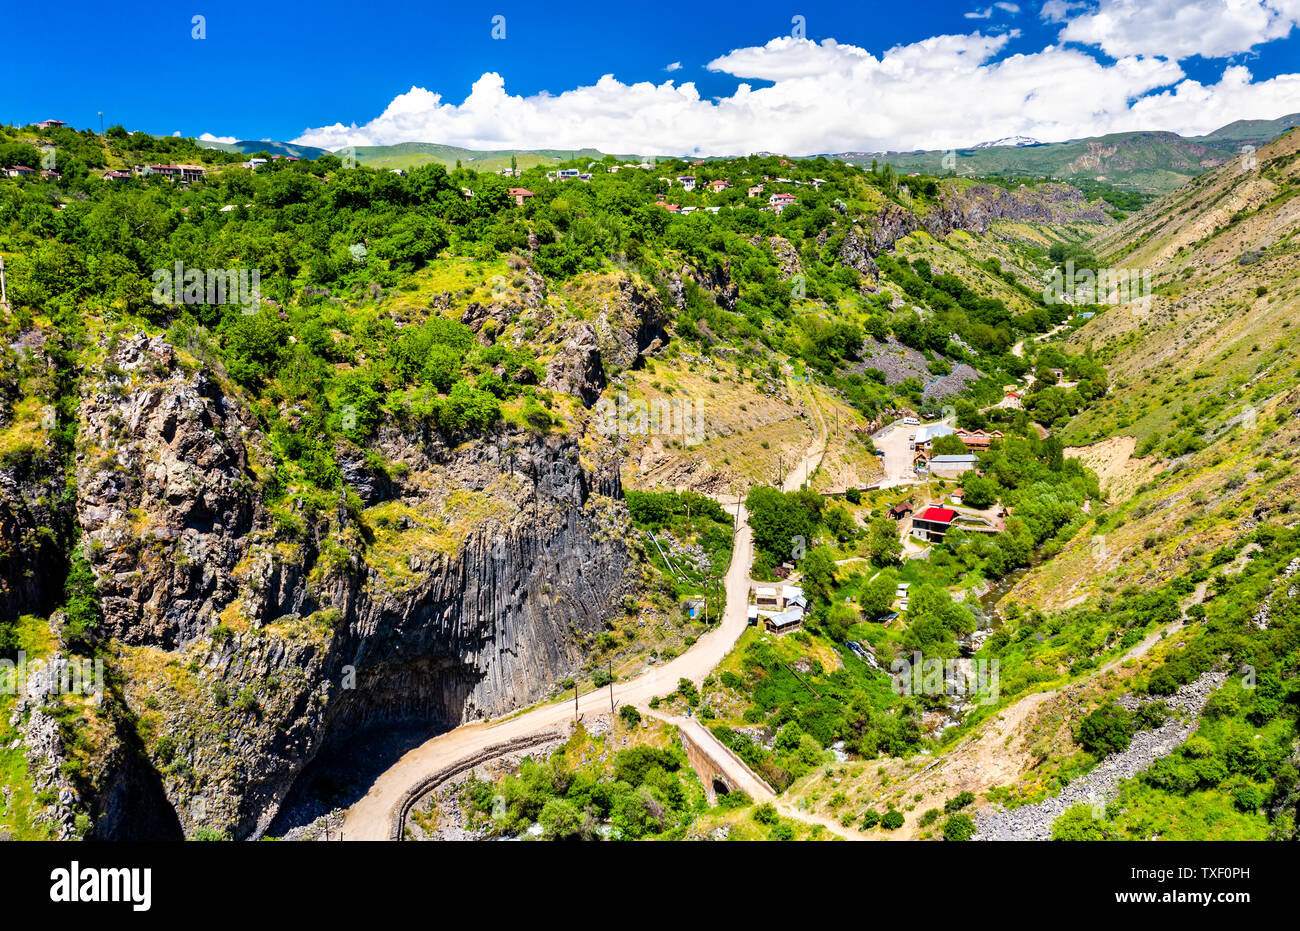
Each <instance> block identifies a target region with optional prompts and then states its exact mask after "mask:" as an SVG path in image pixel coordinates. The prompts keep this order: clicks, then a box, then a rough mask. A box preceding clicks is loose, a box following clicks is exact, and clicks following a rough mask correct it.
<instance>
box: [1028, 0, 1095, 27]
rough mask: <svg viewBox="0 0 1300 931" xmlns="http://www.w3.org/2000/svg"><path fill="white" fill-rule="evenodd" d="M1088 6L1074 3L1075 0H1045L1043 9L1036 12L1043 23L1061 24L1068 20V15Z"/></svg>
mask: <svg viewBox="0 0 1300 931" xmlns="http://www.w3.org/2000/svg"><path fill="white" fill-rule="evenodd" d="M1087 5H1088V4H1086V3H1082V2H1075V0H1047V2H1046V3H1044V4H1043V8H1042V9H1041V10H1039V11H1038V15H1039V16H1040V17H1041V18H1042V20H1043V21H1044V22H1048V23H1063V22H1065V21H1066V20H1067V19H1069V17H1070V14H1071V13H1073V12H1074V11H1075V10H1082V9H1084V8H1085V7H1086V6H1087Z"/></svg>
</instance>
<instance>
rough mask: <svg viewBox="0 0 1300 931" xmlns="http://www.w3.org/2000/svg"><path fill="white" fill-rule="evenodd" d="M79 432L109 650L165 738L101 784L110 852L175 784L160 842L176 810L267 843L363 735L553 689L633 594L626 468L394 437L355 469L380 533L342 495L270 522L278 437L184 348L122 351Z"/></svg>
mask: <svg viewBox="0 0 1300 931" xmlns="http://www.w3.org/2000/svg"><path fill="white" fill-rule="evenodd" d="M590 337H591V339H592V340H593V341H594V332H592V333H591V334H590ZM593 346H594V342H593ZM80 416H81V419H82V423H81V437H80V441H79V447H78V451H77V458H76V466H77V480H78V493H77V502H76V511H77V520H78V521H79V523H80V525H81V527H82V530H83V541H84V546H83V549H84V552H85V553H86V557H87V559H88V560H89V562H90V565H91V567H92V570H93V571H94V574H95V577H96V581H97V586H98V589H99V592H100V601H101V606H102V609H103V616H104V619H103V624H102V626H101V628H100V629H99V630H98V631H97V632H96V633H97V636H98V639H99V642H100V643H101V645H102V646H103V647H104V648H106V649H108V650H110V652H111V653H112V654H113V656H114V657H115V658H114V660H113V662H114V663H116V665H117V666H118V668H119V669H120V670H122V671H123V675H122V688H121V695H120V696H119V697H118V698H116V699H114V700H116V701H120V703H121V706H122V708H123V711H124V715H123V716H124V717H125V718H130V719H138V720H140V721H141V722H142V724H141V725H140V727H139V728H137V731H138V732H140V733H143V734H145V735H146V737H145V739H143V741H142V743H143V747H142V754H137V755H135V756H134V757H133V755H132V753H131V752H130V751H129V748H128V747H127V745H126V744H125V743H124V744H123V745H122V747H121V748H120V752H117V753H116V756H115V757H114V759H115V760H116V761H117V762H116V763H115V764H114V767H110V771H109V772H106V773H105V774H104V776H103V778H102V779H101V780H99V782H100V784H101V785H102V786H104V791H103V797H102V798H98V799H96V800H94V802H93V806H94V808H95V810H97V811H99V812H100V813H101V815H102V822H103V824H102V826H101V827H99V828H97V831H99V832H100V833H102V834H104V835H108V836H114V834H115V825H116V826H118V827H117V828H116V830H118V831H125V830H126V829H127V828H126V826H125V824H124V822H122V821H121V820H120V819H117V818H115V817H114V816H113V815H112V812H113V811H116V810H120V808H121V806H122V805H123V804H125V802H124V801H123V800H129V799H132V798H137V799H138V798H143V797H146V796H147V795H148V792H149V790H150V780H151V779H152V780H153V781H154V782H155V783H156V786H157V794H158V795H159V796H160V797H162V798H164V799H165V805H164V806H163V808H164V809H166V810H165V811H164V812H163V813H162V814H161V815H160V820H159V822H158V823H159V824H160V825H162V827H160V828H159V833H162V834H165V833H166V828H165V826H166V815H168V814H170V816H171V818H172V829H173V830H178V831H179V830H183V831H184V832H185V833H187V834H193V833H194V832H195V831H197V830H199V829H201V828H206V829H211V830H214V831H218V832H222V833H225V834H228V835H229V836H231V837H248V836H255V835H257V834H258V833H260V832H261V831H263V830H265V828H266V826H267V825H268V824H269V823H270V821H271V819H272V818H273V817H274V816H275V814H276V812H277V810H278V808H279V805H280V803H281V801H282V800H283V799H284V797H285V795H286V793H287V792H288V790H289V789H290V787H291V786H292V785H293V782H294V780H295V778H296V777H297V776H298V775H299V774H300V773H301V772H302V770H303V768H304V767H305V766H306V765H307V764H308V763H309V762H311V761H312V760H313V759H314V758H315V757H316V756H317V755H318V754H319V753H321V752H322V750H327V749H328V748H330V747H332V746H338V745H340V744H342V743H344V742H346V741H348V740H349V739H350V738H351V737H352V736H353V735H355V734H357V733H358V732H359V731H361V730H364V729H369V728H373V727H376V726H387V725H390V724H399V723H400V724H404V725H409V724H414V725H417V726H419V727H422V728H427V729H429V730H430V731H436V730H438V729H443V728H448V727H452V726H455V725H457V724H459V723H461V722H464V721H468V720H473V719H476V718H480V717H484V716H488V715H496V714H501V713H504V712H507V711H509V710H511V709H513V708H516V707H519V706H521V705H524V704H527V703H530V702H532V701H535V700H537V699H539V698H541V697H543V696H545V695H547V694H549V693H550V692H551V691H552V689H553V688H554V685H555V683H556V682H557V681H559V680H561V679H563V678H564V677H566V676H569V675H572V674H574V673H575V672H577V671H578V670H579V668H580V667H581V665H582V663H583V662H584V660H585V658H586V656H587V653H588V650H589V645H590V643H591V641H592V640H593V639H594V637H595V635H596V634H597V633H599V632H600V631H601V630H603V629H604V622H605V621H606V620H607V619H609V618H612V617H614V616H616V615H618V614H619V613H621V611H622V598H623V597H624V595H626V594H628V593H629V592H630V590H631V586H632V585H633V579H632V577H631V576H630V575H629V573H630V571H631V568H630V567H631V562H632V561H631V559H630V555H629V553H628V550H627V548H626V544H625V543H624V540H625V538H626V536H627V533H628V527H627V516H626V511H625V509H624V508H623V507H622V506H621V504H619V503H618V501H617V498H618V497H619V496H620V495H621V491H620V487H619V482H618V475H617V471H616V470H615V469H612V468H611V469H609V470H595V471H592V470H589V469H587V468H585V467H584V466H583V464H582V463H581V462H580V460H579V456H578V452H577V447H576V444H575V443H574V442H573V441H571V440H569V439H566V438H563V437H554V436H552V437H542V436H535V435H534V436H529V435H522V434H520V435H511V434H505V433H503V434H501V435H499V436H494V437H485V438H479V439H475V440H472V441H470V442H468V443H464V444H461V445H459V446H455V447H453V446H450V445H448V444H447V443H446V442H444V441H443V439H442V438H441V437H439V436H438V435H437V434H435V433H431V432H429V431H427V430H425V429H423V428H421V427H418V426H416V427H411V426H409V425H406V426H400V427H399V426H398V425H394V424H387V425H385V426H384V427H382V428H381V429H380V433H379V435H378V437H377V438H376V440H375V442H374V444H373V446H374V451H375V452H376V453H378V454H379V456H380V457H382V459H383V461H384V462H385V463H387V464H388V465H387V466H384V465H378V464H376V457H374V456H371V457H369V458H367V457H365V456H362V455H361V454H360V453H359V452H356V451H350V450H348V449H346V448H342V447H341V448H340V449H339V451H338V452H339V460H340V464H341V470H342V473H343V476H344V481H345V483H346V485H347V486H348V487H349V489H350V490H351V491H353V492H354V493H355V494H356V495H357V497H358V498H360V499H361V503H362V506H363V507H370V506H374V505H378V504H382V505H383V509H381V511H382V512H381V513H379V514H369V513H364V512H363V513H357V512H356V510H355V506H354V505H348V504H347V502H346V501H345V500H343V498H342V497H340V499H339V500H338V502H337V504H336V505H335V504H330V505H328V506H325V507H322V506H321V502H320V493H319V492H316V493H315V494H314V495H312V496H306V495H303V496H297V497H294V496H290V497H289V498H288V499H287V500H285V501H282V502H279V503H267V502H266V501H265V500H264V493H263V485H262V482H261V481H260V479H259V476H260V475H262V474H265V470H266V469H267V468H269V465H268V461H267V455H266V452H265V449H266V438H265V437H264V436H263V434H262V433H261V431H260V428H259V427H258V425H257V423H256V421H255V420H254V419H253V418H252V417H251V416H250V415H249V414H248V413H247V412H246V411H245V410H243V409H242V408H241V407H240V405H239V404H238V403H237V401H236V400H235V399H234V397H233V396H232V395H231V394H230V393H228V392H227V391H226V390H225V389H223V387H222V385H221V383H220V382H219V381H218V379H217V378H216V376H215V375H214V374H213V373H211V372H209V371H208V370H206V369H205V368H203V367H201V366H200V367H197V368H187V367H186V366H184V365H182V364H181V362H180V360H179V359H178V358H177V355H176V352H175V350H174V349H172V347H171V346H169V345H168V344H167V343H166V342H165V341H164V340H162V339H161V338H157V337H155V338H148V337H145V336H143V335H137V336H134V337H129V338H125V339H122V340H121V341H120V343H119V344H118V345H116V346H113V347H111V349H110V351H108V352H107V355H106V358H105V362H104V364H103V365H102V366H101V367H98V368H96V369H93V370H92V371H91V372H89V373H87V377H86V379H85V387H84V389H83V400H82V404H81V412H80ZM133 760H143V762H144V764H145V765H144V767H143V772H141V771H140V768H139V767H137V766H136V764H135V762H133Z"/></svg>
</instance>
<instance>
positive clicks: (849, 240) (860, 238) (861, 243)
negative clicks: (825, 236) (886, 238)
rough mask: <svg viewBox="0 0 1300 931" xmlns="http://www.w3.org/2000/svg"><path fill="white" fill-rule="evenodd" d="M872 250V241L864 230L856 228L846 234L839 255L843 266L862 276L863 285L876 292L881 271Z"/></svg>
mask: <svg viewBox="0 0 1300 931" xmlns="http://www.w3.org/2000/svg"><path fill="white" fill-rule="evenodd" d="M871 248H872V243H871V240H870V239H868V238H867V236H866V234H865V233H864V232H863V231H862V228H861V227H860V226H854V227H852V228H851V229H850V230H849V231H848V232H847V233H845V234H844V240H843V242H841V243H840V251H839V253H838V255H839V260H840V264H841V265H843V266H844V267H845V268H851V269H853V270H854V271H856V272H858V273H859V274H861V275H862V283H863V285H864V286H865V287H869V288H871V289H872V290H874V289H875V283H876V282H878V281H879V280H880V269H879V268H877V267H876V263H875V262H874V261H873V260H872V252H871Z"/></svg>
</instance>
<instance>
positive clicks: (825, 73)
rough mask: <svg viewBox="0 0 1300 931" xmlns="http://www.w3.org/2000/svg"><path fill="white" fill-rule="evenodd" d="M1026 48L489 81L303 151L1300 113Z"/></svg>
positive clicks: (1284, 100)
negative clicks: (551, 82)
mask: <svg viewBox="0 0 1300 931" xmlns="http://www.w3.org/2000/svg"><path fill="white" fill-rule="evenodd" d="M1296 2H1300V0H1296ZM1015 35H1016V34H1015V33H1010V34H1004V35H997V36H990V35H984V34H983V33H981V32H973V33H970V34H967V35H942V36H933V37H930V38H927V39H924V40H922V41H919V42H914V43H910V44H906V45H899V46H895V47H894V48H891V49H888V50H887V51H885V52H883V53H881V54H880V55H879V56H877V55H875V54H873V53H872V52H870V51H868V50H867V49H864V48H860V47H857V46H854V45H847V44H839V43H837V42H835V41H834V40H832V39H827V40H824V41H822V42H815V41H813V40H810V39H803V38H796V37H793V36H783V37H780V38H776V39H772V40H771V41H770V42H768V43H767V44H766V45H762V46H754V47H749V48H740V49H734V50H732V51H730V52H728V53H727V54H725V55H722V56H720V57H718V58H716V59H714V60H713V61H711V62H709V63H708V65H707V67H708V68H709V69H711V70H713V71H715V72H718V73H720V74H726V75H729V76H732V77H734V78H736V79H738V80H739V81H740V82H742V83H740V84H739V86H738V87H737V88H736V90H735V91H734V92H733V93H732V94H730V95H729V96H721V97H716V98H713V99H702V98H701V96H700V94H699V92H698V90H697V89H696V87H695V85H694V84H693V83H691V82H685V83H681V84H679V83H677V82H675V81H673V80H671V79H670V80H666V81H663V82H662V83H657V84H656V83H652V82H645V81H643V82H637V83H631V84H629V83H624V82H622V81H619V80H618V79H616V78H615V77H614V76H613V75H612V74H607V75H605V76H603V77H602V78H600V80H598V81H597V82H596V83H595V84H592V85H589V86H583V87H576V88H574V89H572V90H568V91H565V92H564V93H560V94H547V93H542V94H538V95H535V96H519V95H513V94H510V93H509V92H508V91H507V90H506V86H505V81H504V80H503V79H502V77H501V76H500V75H499V74H496V73H494V72H489V73H487V74H484V75H483V76H482V77H480V78H479V79H478V80H477V81H475V82H474V84H473V85H472V87H471V89H470V93H469V96H468V97H466V98H465V99H464V100H463V101H462V102H461V103H459V104H457V103H453V102H450V101H448V100H446V99H444V97H443V96H442V95H441V94H439V93H436V92H434V91H431V90H428V89H426V88H423V87H412V88H411V89H410V90H409V91H407V92H406V93H404V94H400V95H399V96H397V97H396V98H395V99H394V100H393V101H392V102H391V103H389V105H388V106H387V108H386V109H385V110H384V111H383V113H381V114H380V115H379V116H377V117H375V118H374V119H373V120H370V121H369V122H367V123H365V124H363V125H356V124H353V125H347V126H345V125H343V124H341V123H335V124H334V125H332V126H322V127H318V128H314V129H309V130H307V131H306V132H304V133H303V134H302V135H301V136H300V137H299V138H298V139H296V140H294V141H295V142H298V143H300V144H305V145H316V146H322V147H325V148H330V149H338V148H340V147H342V146H344V145H386V144H392V143H397V142H412V141H419V142H442V143H449V144H454V145H461V146H466V147H469V148H476V149H499V148H582V147H585V146H594V147H596V148H599V149H601V150H603V151H606V152H635V153H644V154H707V155H741V154H746V153H749V152H756V151H764V150H767V151H779V152H787V153H790V154H795V155H807V154H814V153H818V152H840V151H880V150H885V149H904V150H906V149H913V148H925V149H946V148H951V147H960V146H965V145H970V144H973V143H975V142H979V141H982V140H985V139H996V138H1001V137H1004V136H1009V135H1017V134H1018V135H1026V136H1032V137H1033V138H1035V139H1039V140H1042V141H1060V140H1065V139H1074V138H1079V137H1082V136H1090V135H1095V134H1099V133H1105V132H1116V131H1122V130H1133V129H1164V130H1172V131H1175V132H1181V133H1203V132H1208V131H1210V130H1212V129H1214V128H1217V127H1218V126H1220V125H1222V124H1224V123H1227V122H1230V121H1231V120H1234V119H1250V118H1257V119H1263V118H1274V117H1277V116H1281V115H1283V114H1285V113H1289V112H1294V111H1297V110H1300V76H1296V75H1280V76H1278V77H1274V78H1272V79H1269V80H1255V79H1254V78H1253V76H1252V75H1251V73H1250V71H1249V70H1248V69H1246V68H1244V67H1241V66H1235V67H1231V68H1228V69H1227V70H1225V72H1224V73H1223V75H1222V78H1221V79H1220V80H1219V81H1218V82H1215V83H1205V84H1202V83H1199V82H1197V81H1193V80H1190V79H1189V78H1187V76H1186V74H1185V73H1184V71H1183V70H1182V68H1181V67H1180V66H1179V65H1178V63H1177V62H1176V61H1174V60H1172V59H1169V58H1160V57H1152V56H1144V55H1128V56H1122V57H1120V58H1119V59H1118V60H1117V61H1114V62H1109V63H1106V62H1101V61H1098V60H1097V58H1096V57H1094V55H1093V54H1092V53H1090V52H1089V51H1087V50H1085V49H1080V48H1077V47H1067V46H1064V45H1053V46H1048V47H1047V48H1044V49H1042V50H1041V51H1038V52H1032V53H1018V54H1007V51H1008V50H1007V45H1008V43H1009V41H1011V40H1012V39H1013V38H1014V36H1015ZM750 82H755V83H757V82H763V83H764V84H766V85H769V86H761V87H756V86H755V85H754V84H752V83H750Z"/></svg>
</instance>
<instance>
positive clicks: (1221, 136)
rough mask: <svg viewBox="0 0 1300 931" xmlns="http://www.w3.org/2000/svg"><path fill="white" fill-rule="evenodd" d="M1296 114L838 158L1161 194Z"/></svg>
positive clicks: (1299, 117)
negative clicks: (1202, 130) (1208, 128)
mask: <svg viewBox="0 0 1300 931" xmlns="http://www.w3.org/2000/svg"><path fill="white" fill-rule="evenodd" d="M1298 124H1300V114H1296V113H1293V114H1290V115H1288V116H1284V117H1280V118H1279V119H1276V120H1238V121H1236V122H1234V123H1230V124H1228V125H1227V126H1224V127H1222V128H1220V129H1217V130H1215V131H1214V132H1212V133H1209V134H1207V135H1205V136H1193V137H1185V136H1180V135H1178V134H1177V133H1170V132H1129V133H1111V134H1109V135H1105V136H1097V137H1093V138H1088V139H1074V140H1071V141H1069V142H1050V143H1044V144H1041V145H1031V146H993V147H990V148H986V149H976V148H970V149H957V150H956V153H955V154H956V164H955V167H954V166H953V165H952V164H951V161H950V162H949V163H945V162H944V158H945V155H946V154H947V153H945V152H944V151H942V150H931V151H917V152H884V153H871V152H851V153H843V154H841V155H839V156H837V157H838V158H843V159H844V160H845V161H847V162H849V163H851V164H856V165H864V166H867V165H870V164H871V163H872V162H873V161H874V162H876V163H878V164H884V163H888V164H890V165H893V166H894V168H895V169H897V170H898V171H899V172H901V173H903V174H910V173H911V172H921V173H930V174H939V173H943V172H944V171H946V170H951V171H953V172H955V173H956V174H958V175H962V176H973V177H1004V178H1021V177H1025V178H1030V177H1034V178H1062V179H1065V180H1069V181H1085V180H1088V181H1103V182H1107V183H1109V184H1111V185H1114V186H1115V187H1118V188H1122V189H1125V190H1133V191H1139V192H1145V193H1153V194H1164V193H1166V192H1168V191H1172V190H1174V189H1175V188H1177V187H1179V186H1180V185H1182V184H1184V183H1186V182H1187V181H1189V180H1191V179H1192V178H1195V177H1197V176H1198V175H1200V174H1202V173H1204V172H1205V171H1208V170H1209V169H1211V168H1213V167H1215V166H1216V165H1221V164H1223V163H1224V162H1226V161H1228V160H1230V159H1231V158H1233V157H1234V156H1235V155H1236V154H1237V153H1238V152H1239V151H1240V148H1241V146H1243V145H1247V144H1249V145H1254V146H1256V147H1258V146H1261V145H1264V144H1265V143H1267V142H1268V141H1270V140H1271V139H1274V138H1276V137H1277V136H1279V135H1281V134H1282V133H1283V132H1285V131H1286V130H1287V129H1289V128H1291V127H1292V126H1295V125H1298Z"/></svg>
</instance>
